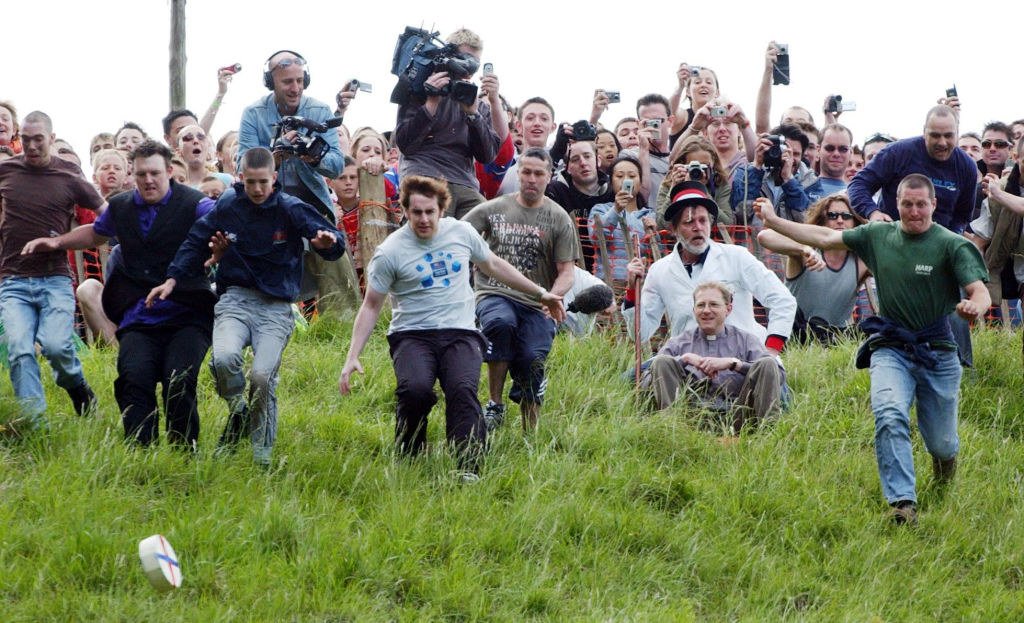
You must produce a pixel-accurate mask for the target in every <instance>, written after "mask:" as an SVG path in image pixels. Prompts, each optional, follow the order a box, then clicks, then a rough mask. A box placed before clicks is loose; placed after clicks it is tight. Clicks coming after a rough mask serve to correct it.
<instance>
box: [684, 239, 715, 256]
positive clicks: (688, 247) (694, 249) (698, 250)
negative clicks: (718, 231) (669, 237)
mask: <svg viewBox="0 0 1024 623" xmlns="http://www.w3.org/2000/svg"><path fill="white" fill-rule="evenodd" d="M708 244H709V243H708V239H707V238H705V239H704V244H702V245H700V246H694V245H692V244H690V243H689V242H687V241H685V240H680V241H679V246H681V247H683V251H686V252H687V253H689V254H691V255H701V254H702V253H704V252H705V251H707V250H708Z"/></svg>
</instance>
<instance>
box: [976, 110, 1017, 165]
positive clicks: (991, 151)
mask: <svg viewBox="0 0 1024 623" xmlns="http://www.w3.org/2000/svg"><path fill="white" fill-rule="evenodd" d="M1012 146H1013V141H1011V140H1010V126H1008V125H1006V124H1005V123H1003V122H1002V121H990V122H988V123H986V124H985V129H984V131H983V132H982V133H981V161H982V162H983V163H984V170H983V171H982V173H983V174H984V175H988V174H989V173H994V174H995V175H1000V176H1001V175H1002V174H1003V169H1005V168H1006V161H1007V160H1009V159H1010V148H1011V147H1012ZM979 167H980V165H979Z"/></svg>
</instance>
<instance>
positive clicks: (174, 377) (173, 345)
mask: <svg viewBox="0 0 1024 623" xmlns="http://www.w3.org/2000/svg"><path fill="white" fill-rule="evenodd" d="M210 339H211V330H210V329H209V328H207V327H203V326H197V325H185V326H181V325H177V326H169V327H163V326H161V325H155V326H151V327H149V326H147V327H139V328H128V329H126V330H121V331H119V332H118V341H119V342H120V350H119V352H118V355H117V379H116V380H115V381H114V397H115V398H116V399H117V406H118V408H119V409H121V418H122V421H123V422H124V434H125V438H126V439H128V440H129V441H134V442H136V443H138V444H140V445H143V446H145V445H149V444H151V443H153V442H154V441H156V440H157V439H158V438H159V436H160V432H159V429H160V412H159V411H158V409H157V404H156V385H157V383H160V384H161V385H162V386H163V392H162V394H163V401H164V409H165V410H166V411H167V439H168V441H169V442H171V443H174V444H187V445H189V446H194V444H195V442H196V441H197V440H198V439H199V410H198V409H197V406H196V381H197V380H198V378H199V368H200V366H201V365H202V363H203V358H204V357H205V356H206V351H207V350H209V348H210Z"/></svg>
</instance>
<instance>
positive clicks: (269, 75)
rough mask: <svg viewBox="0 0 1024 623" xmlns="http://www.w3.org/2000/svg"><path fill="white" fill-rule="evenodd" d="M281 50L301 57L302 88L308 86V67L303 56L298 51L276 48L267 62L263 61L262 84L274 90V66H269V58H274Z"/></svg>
mask: <svg viewBox="0 0 1024 623" xmlns="http://www.w3.org/2000/svg"><path fill="white" fill-rule="evenodd" d="M281 52H288V53H290V54H294V55H295V56H296V57H298V58H301V59H302V61H303V63H304V64H303V65H302V88H303V89H306V88H309V70H308V69H306V68H307V67H309V63H308V62H307V61H306V57H305V56H303V55H301V54H299V53H298V52H295V51H294V50H278V51H277V52H274V53H273V54H271V55H270V56H269V57H268V58H267V62H265V63H263V86H265V87H267V88H268V89H270V90H271V91H273V90H274V68H272V67H271V66H270V59H272V58H274V57H275V56H277V55H278V54H280V53H281Z"/></svg>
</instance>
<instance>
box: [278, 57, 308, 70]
mask: <svg viewBox="0 0 1024 623" xmlns="http://www.w3.org/2000/svg"><path fill="white" fill-rule="evenodd" d="M305 64H306V59H304V58H285V59H282V60H279V61H277V64H276V65H274V69H277V68H278V67H291V66H292V65H298V66H299V67H302V66H303V65H305Z"/></svg>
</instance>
